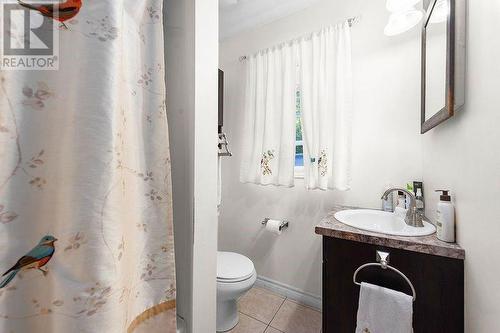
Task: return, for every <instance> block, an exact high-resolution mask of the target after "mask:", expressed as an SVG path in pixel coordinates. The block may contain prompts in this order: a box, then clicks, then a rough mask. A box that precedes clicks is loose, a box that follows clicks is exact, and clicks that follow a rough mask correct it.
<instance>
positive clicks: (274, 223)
mask: <svg viewBox="0 0 500 333" xmlns="http://www.w3.org/2000/svg"><path fill="white" fill-rule="evenodd" d="M280 225H281V221H280V220H268V221H267V223H266V230H267V231H269V232H272V233H273V234H276V235H281V230H280Z"/></svg>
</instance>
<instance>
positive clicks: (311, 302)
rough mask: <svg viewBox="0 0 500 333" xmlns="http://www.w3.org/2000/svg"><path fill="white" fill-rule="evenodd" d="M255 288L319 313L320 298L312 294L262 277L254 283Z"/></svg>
mask: <svg viewBox="0 0 500 333" xmlns="http://www.w3.org/2000/svg"><path fill="white" fill-rule="evenodd" d="M255 285H256V286H257V287H262V288H265V289H269V290H271V291H272V292H275V293H276V294H279V295H281V296H284V297H288V298H290V299H291V300H293V301H296V302H298V303H302V304H304V305H307V306H310V307H312V308H315V309H318V310H320V311H321V307H322V301H321V296H317V295H314V294H310V293H306V292H304V291H301V290H299V289H297V288H294V287H292V286H289V285H286V284H284V283H281V282H278V281H275V280H272V279H269V278H266V277H264V276H260V275H259V276H258V277H257V281H256V282H255Z"/></svg>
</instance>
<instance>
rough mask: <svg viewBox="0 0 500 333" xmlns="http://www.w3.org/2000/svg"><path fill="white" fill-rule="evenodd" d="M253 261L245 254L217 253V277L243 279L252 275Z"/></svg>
mask: <svg viewBox="0 0 500 333" xmlns="http://www.w3.org/2000/svg"><path fill="white" fill-rule="evenodd" d="M253 272H254V266H253V262H252V261H251V260H250V259H248V258H247V257H245V256H244V255H241V254H238V253H234V252H218V253H217V278H218V279H222V280H242V279H245V278H249V277H250V276H252V274H253Z"/></svg>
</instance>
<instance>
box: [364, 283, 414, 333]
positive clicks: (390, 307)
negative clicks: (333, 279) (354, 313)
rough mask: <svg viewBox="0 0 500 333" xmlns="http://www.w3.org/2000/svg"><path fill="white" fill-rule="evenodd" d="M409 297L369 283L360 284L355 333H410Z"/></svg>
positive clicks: (411, 304) (411, 310) (410, 306)
mask: <svg viewBox="0 0 500 333" xmlns="http://www.w3.org/2000/svg"><path fill="white" fill-rule="evenodd" d="M412 321H413V299H412V297H411V296H409V295H406V294H404V293H401V292H399V291H395V290H392V289H387V288H383V287H380V286H376V285H373V284H369V283H364V282H362V283H361V291H360V293H359V308H358V319H357V326H356V333H411V332H412V331H413V329H412Z"/></svg>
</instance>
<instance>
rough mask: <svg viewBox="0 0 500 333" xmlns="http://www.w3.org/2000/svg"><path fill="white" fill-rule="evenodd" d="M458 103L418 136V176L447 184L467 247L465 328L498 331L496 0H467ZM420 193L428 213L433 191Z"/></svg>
mask: <svg viewBox="0 0 500 333" xmlns="http://www.w3.org/2000/svg"><path fill="white" fill-rule="evenodd" d="M468 16H469V20H468V41H467V43H468V45H467V50H468V51H467V52H468V55H467V57H468V59H467V85H466V86H467V88H466V105H465V109H464V110H463V111H462V112H461V113H460V114H457V115H456V116H455V117H454V118H452V119H450V120H448V121H447V122H446V123H444V124H442V125H440V126H439V127H437V128H435V129H433V130H431V131H430V132H428V133H427V134H425V135H424V136H423V138H424V142H423V161H424V164H423V166H424V168H423V170H424V181H425V183H426V185H427V188H428V189H441V188H445V189H446V188H448V189H450V190H451V191H452V192H451V193H452V195H453V197H454V200H455V204H456V213H457V237H458V242H459V243H460V245H462V247H464V248H465V251H466V260H465V272H466V282H465V285H466V288H465V297H466V331H467V332H471V333H472V332H474V333H481V332H497V331H498V330H499V327H500V324H499V315H500V278H499V275H500V258H499V255H500V220H499V219H500V205H499V198H500V130H499V127H498V126H499V125H498V124H499V123H500V112H499V109H498V106H499V105H500V94H499V87H500V62H499V59H500V43H499V42H498V36H497V35H498V31H500V2H498V1H495V0H489V1H469V15H468ZM430 194H431V193H430V192H429V191H428V192H427V200H426V204H427V209H426V213H427V215H428V216H432V217H433V218H435V213H434V211H435V207H436V203H437V201H438V200H439V198H438V197H437V194H433V195H432V196H430Z"/></svg>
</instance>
